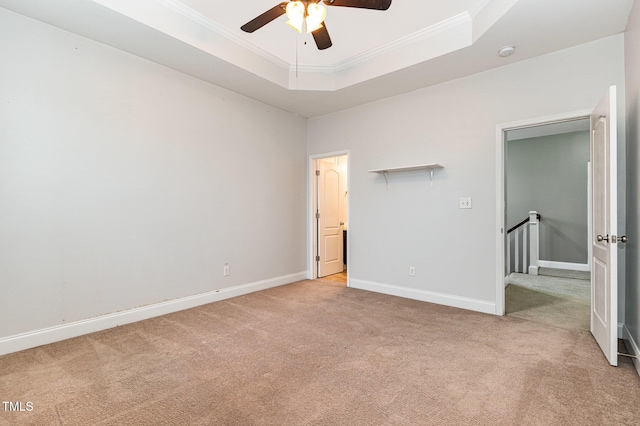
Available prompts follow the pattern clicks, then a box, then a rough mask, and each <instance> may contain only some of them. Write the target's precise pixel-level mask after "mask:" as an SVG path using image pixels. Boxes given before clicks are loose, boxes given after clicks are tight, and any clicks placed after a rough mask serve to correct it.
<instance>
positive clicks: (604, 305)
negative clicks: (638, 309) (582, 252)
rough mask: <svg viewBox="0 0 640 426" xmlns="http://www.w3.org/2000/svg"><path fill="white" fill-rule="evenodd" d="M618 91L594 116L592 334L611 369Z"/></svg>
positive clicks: (614, 359) (613, 360)
mask: <svg viewBox="0 0 640 426" xmlns="http://www.w3.org/2000/svg"><path fill="white" fill-rule="evenodd" d="M616 126H617V117H616V87H615V86H611V87H610V88H609V91H608V93H607V94H606V95H605V96H604V98H602V100H601V101H600V103H598V105H597V106H596V108H595V109H594V110H593V112H592V114H591V167H592V169H591V173H592V178H593V197H592V209H593V213H592V214H593V216H592V231H593V232H592V233H591V235H592V241H591V244H592V255H591V333H592V334H593V337H595V339H596V341H597V342H598V344H599V345H600V348H601V349H602V352H604V355H605V356H606V357H607V360H608V361H609V363H610V364H611V365H618V252H617V244H616V242H617V233H618V229H617V219H618V209H617V204H618V196H617V194H618V192H617V191H618V189H617V174H618V167H617V130H616Z"/></svg>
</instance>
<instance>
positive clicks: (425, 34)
mask: <svg viewBox="0 0 640 426" xmlns="http://www.w3.org/2000/svg"><path fill="white" fill-rule="evenodd" d="M488 1H489V0H486V2H488ZM486 2H485V3H486ZM472 24H473V20H472V18H471V15H470V13H469V12H462V13H460V14H458V15H455V16H452V17H451V18H448V19H445V20H444V21H440V22H438V23H437V24H434V25H431V26H429V27H427V28H423V29H421V30H419V31H416V32H414V33H412V34H409V35H406V36H404V37H402V38H399V39H397V40H395V41H392V42H390V43H387V44H383V45H381V46H379V47H376V48H374V49H371V50H368V51H367V52H364V53H361V54H359V55H357V56H354V57H352V58H349V59H347V60H345V61H341V62H338V63H336V64H334V65H326V66H316V65H300V64H299V65H297V66H296V65H295V64H291V65H290V70H292V71H295V69H296V67H297V69H298V71H299V72H305V73H306V72H309V73H324V74H331V73H335V72H340V71H344V70H346V69H349V68H351V67H353V66H355V65H359V64H362V63H364V62H367V61H369V60H371V59H374V58H376V57H378V56H382V55H384V54H386V53H389V52H392V51H394V50H398V49H402V48H403V47H406V46H409V45H412V44H415V43H420V42H423V41H425V40H428V39H429V38H431V37H433V36H435V35H437V34H440V33H442V32H445V31H448V30H451V29H454V28H456V27H458V26H460V25H472Z"/></svg>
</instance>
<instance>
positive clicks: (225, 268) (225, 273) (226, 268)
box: [222, 263, 230, 277]
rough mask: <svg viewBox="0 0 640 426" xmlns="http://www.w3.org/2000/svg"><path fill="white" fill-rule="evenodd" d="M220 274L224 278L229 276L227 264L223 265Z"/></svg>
mask: <svg viewBox="0 0 640 426" xmlns="http://www.w3.org/2000/svg"><path fill="white" fill-rule="evenodd" d="M222 274H223V275H224V276H225V277H228V276H229V274H230V271H229V264H228V263H225V264H224V268H222Z"/></svg>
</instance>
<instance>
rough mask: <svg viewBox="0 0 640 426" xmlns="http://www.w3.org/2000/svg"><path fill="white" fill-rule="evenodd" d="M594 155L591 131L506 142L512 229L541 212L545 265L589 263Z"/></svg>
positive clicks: (508, 203) (542, 249)
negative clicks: (589, 185) (532, 213)
mask: <svg viewBox="0 0 640 426" xmlns="http://www.w3.org/2000/svg"><path fill="white" fill-rule="evenodd" d="M589 155H590V154H589V131H582V132H573V133H563V134H559V135H552V136H543V137H537V138H530V139H520V140H515V141H509V142H508V143H507V150H506V162H507V166H506V171H507V179H506V181H507V228H511V227H512V226H514V225H516V224H517V223H518V222H520V221H521V220H522V219H525V218H527V217H528V215H529V211H532V210H536V211H538V212H539V213H540V214H541V216H542V221H541V223H540V259H541V260H549V261H555V262H570V263H581V264H586V263H587V262H588V239H587V228H588V225H587V212H588V199H587V195H588V188H587V180H588V174H587V173H588V172H587V163H588V161H589Z"/></svg>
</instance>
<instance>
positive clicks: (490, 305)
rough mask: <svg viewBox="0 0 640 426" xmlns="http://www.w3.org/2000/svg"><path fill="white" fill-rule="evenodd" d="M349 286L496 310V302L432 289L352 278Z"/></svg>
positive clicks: (423, 299) (448, 304) (490, 312)
mask: <svg viewBox="0 0 640 426" xmlns="http://www.w3.org/2000/svg"><path fill="white" fill-rule="evenodd" d="M349 287H352V288H358V289H361V290H368V291H373V292H376V293H383V294H388V295H390V296H399V297H406V298H408V299H415V300H421V301H423V302H430V303H436V304H438V305H445V306H452V307H454V308H461V309H468V310H471V311H476V312H482V313H485V314H495V311H496V308H495V303H494V302H488V301H485V300H478V299H470V298H467V297H460V296H453V295H451V294H444V293H435V292H432V291H426V290H419V289H415V288H409V287H400V286H397V285H391V284H382V283H376V282H372V281H365V280H358V279H354V278H351V280H350V281H349Z"/></svg>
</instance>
